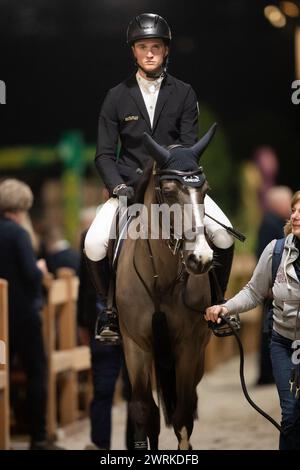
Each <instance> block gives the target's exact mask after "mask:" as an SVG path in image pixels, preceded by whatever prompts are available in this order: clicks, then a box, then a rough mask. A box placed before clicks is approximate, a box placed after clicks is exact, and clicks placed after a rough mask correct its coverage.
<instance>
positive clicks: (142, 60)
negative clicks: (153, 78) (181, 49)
mask: <svg viewBox="0 0 300 470" xmlns="http://www.w3.org/2000/svg"><path fill="white" fill-rule="evenodd" d="M132 52H133V55H134V57H135V59H136V61H137V64H138V65H139V66H140V73H141V75H142V76H144V77H145V78H147V77H146V74H145V72H155V71H156V70H159V68H160V67H161V66H162V64H163V61H164V59H165V57H166V56H167V55H168V52H169V48H168V46H166V44H165V43H164V41H163V40H162V39H159V38H158V39H155V38H154V39H141V40H139V41H136V42H135V43H134V45H133V46H132Z"/></svg>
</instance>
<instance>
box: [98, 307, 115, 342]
mask: <svg viewBox="0 0 300 470" xmlns="http://www.w3.org/2000/svg"><path fill="white" fill-rule="evenodd" d="M117 322H118V320H117V316H116V314H115V313H110V314H109V315H107V318H106V322H103V318H101V314H100V315H98V317H97V320H96V324H95V339H96V340H98V341H100V343H102V344H107V345H112V344H114V345H116V344H120V343H121V336H120V333H119V332H118V323H117Z"/></svg>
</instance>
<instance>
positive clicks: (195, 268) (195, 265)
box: [186, 253, 212, 274]
mask: <svg viewBox="0 0 300 470" xmlns="http://www.w3.org/2000/svg"><path fill="white" fill-rule="evenodd" d="M211 264H212V259H210V258H207V259H205V257H203V256H202V255H195V254H194V253H191V254H189V255H188V257H187V260H186V266H187V268H188V269H189V270H190V271H192V272H193V273H195V274H201V273H204V272H206V271H208V269H209V268H210V266H211Z"/></svg>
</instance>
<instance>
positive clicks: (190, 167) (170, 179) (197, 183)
mask: <svg viewBox="0 0 300 470" xmlns="http://www.w3.org/2000/svg"><path fill="white" fill-rule="evenodd" d="M215 130H216V124H214V125H213V126H212V127H211V128H210V130H209V131H208V132H207V133H206V134H205V135H204V137H202V138H201V139H200V140H199V141H198V142H197V143H196V144H195V145H193V146H192V147H190V148H186V147H183V146H180V145H173V146H170V147H169V148H168V149H166V148H164V147H162V146H160V145H159V144H157V143H156V142H155V141H154V140H153V139H152V138H151V137H150V136H149V135H148V134H146V133H145V134H144V143H145V146H146V148H147V150H148V152H149V154H150V155H151V157H152V158H153V159H154V160H155V162H156V169H155V170H154V177H155V191H156V200H157V202H158V203H159V204H167V205H168V206H169V207H172V208H174V207H175V208H177V211H176V210H175V211H174V212H172V213H171V234H170V242H171V245H172V247H173V250H174V253H175V252H176V251H177V249H178V248H179V247H180V249H181V251H182V254H183V258H184V261H185V265H186V268H187V271H188V272H189V273H191V274H202V273H205V272H206V271H207V270H208V269H209V268H210V267H211V265H212V262H213V251H212V249H211V247H210V246H209V244H208V243H207V240H206V236H205V230H204V223H203V219H204V216H205V212H204V197H205V194H206V192H207V190H208V188H209V186H208V183H207V181H206V177H205V175H204V173H203V169H202V167H199V159H200V157H201V155H202V153H203V152H204V150H205V149H206V147H207V146H208V144H209V142H210V140H211V139H212V137H213V135H214V133H215ZM178 208H179V212H180V215H181V217H180V218H179V219H180V222H178V218H177V220H175V219H176V213H177V215H178ZM174 214H175V215H174Z"/></svg>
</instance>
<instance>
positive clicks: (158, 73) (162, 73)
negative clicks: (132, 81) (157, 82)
mask: <svg viewBox="0 0 300 470" xmlns="http://www.w3.org/2000/svg"><path fill="white" fill-rule="evenodd" d="M137 66H138V68H139V69H141V70H142V71H143V72H144V74H145V75H146V77H147V78H154V79H157V78H159V77H164V76H165V74H166V70H165V68H164V67H159V69H158V70H153V72H148V71H147V70H145V69H144V68H143V67H141V66H140V65H137Z"/></svg>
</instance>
